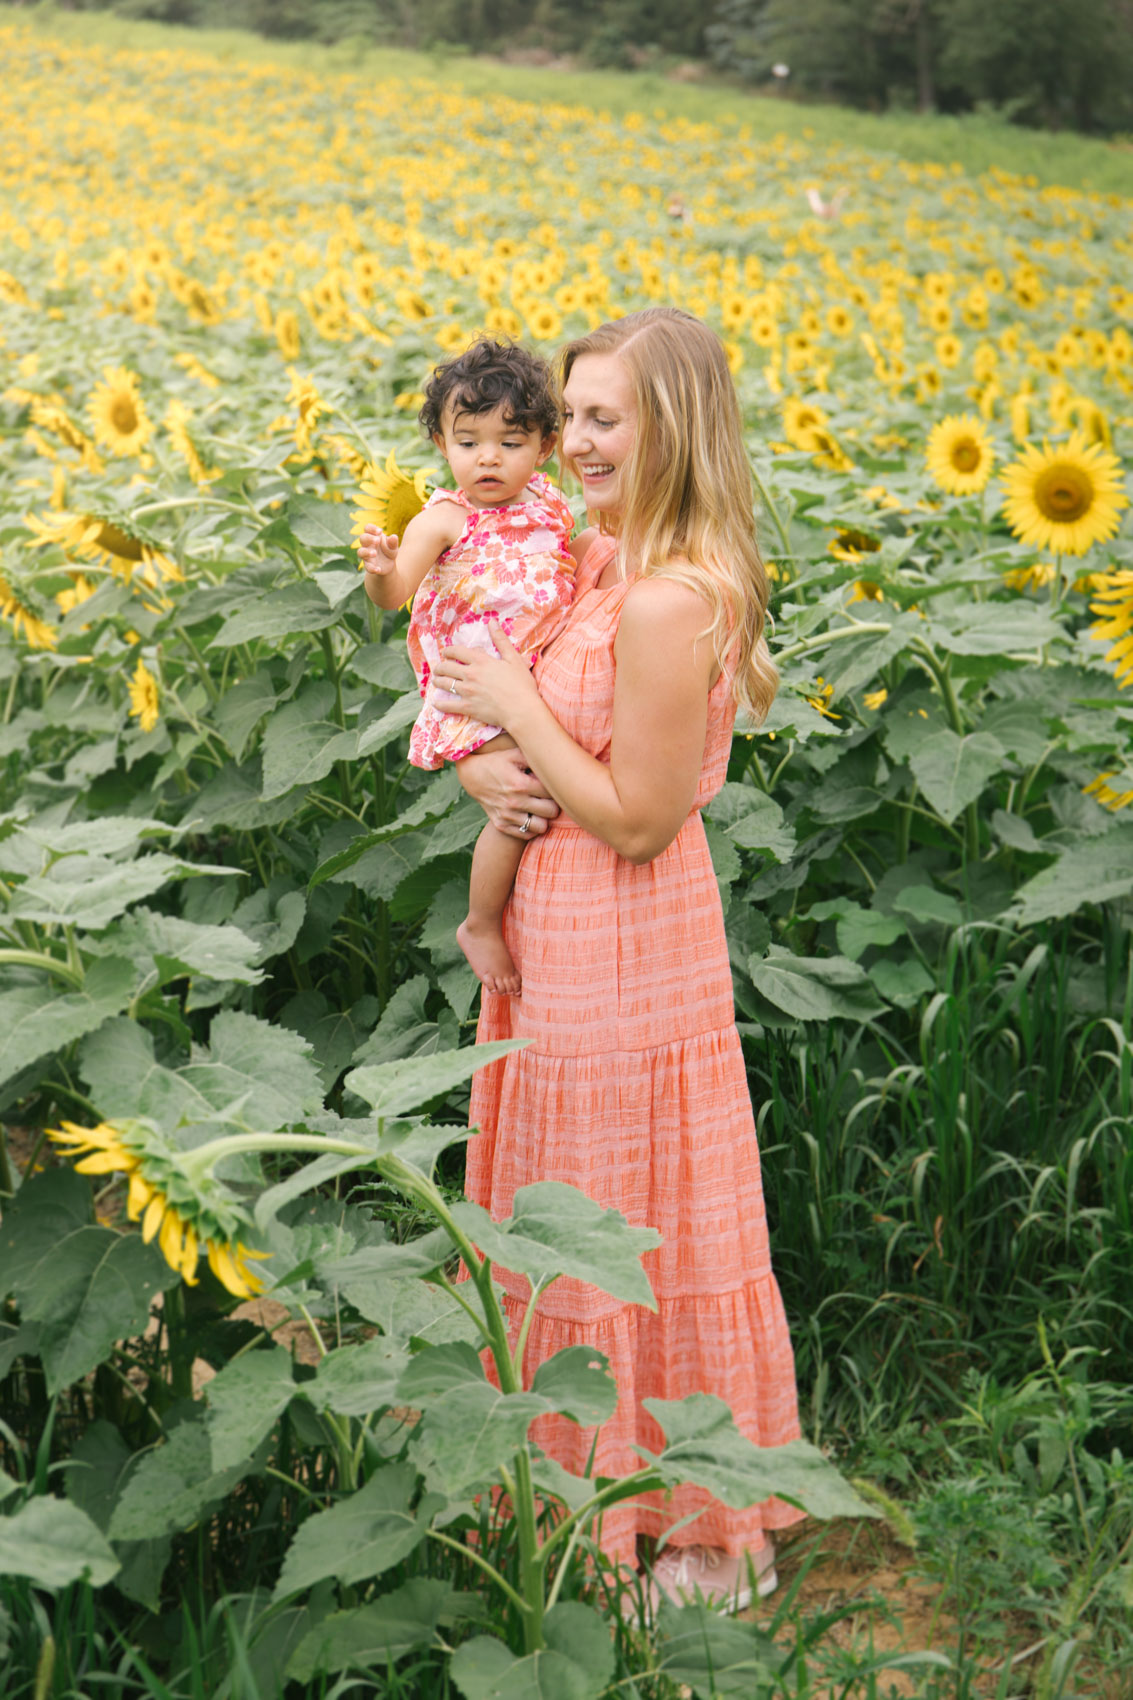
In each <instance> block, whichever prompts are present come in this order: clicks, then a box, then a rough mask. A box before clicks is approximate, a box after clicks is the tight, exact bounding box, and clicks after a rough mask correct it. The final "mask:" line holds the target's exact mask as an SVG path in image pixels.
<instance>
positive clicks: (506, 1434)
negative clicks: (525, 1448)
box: [399, 1346, 551, 1500]
mask: <svg viewBox="0 0 1133 1700" xmlns="http://www.w3.org/2000/svg"><path fill="white" fill-rule="evenodd" d="M451 1350H452V1347H451V1346H436V1347H429V1348H428V1349H427V1350H426V1351H424V1352H420V1353H418V1355H417V1358H415V1359H413V1360H412V1361H411V1363H410V1366H409V1370H407V1371H406V1374H405V1375H404V1376H403V1377H402V1380H401V1387H400V1390H399V1391H400V1394H401V1395H402V1396H403V1397H404V1398H405V1399H406V1400H407V1401H408V1402H412V1401H413V1400H414V1399H415V1400H416V1401H417V1402H418V1403H419V1404H420V1405H422V1406H423V1407H424V1411H423V1415H422V1417H421V1420H420V1422H419V1423H418V1425H417V1429H416V1431H415V1434H414V1438H413V1443H412V1455H413V1458H414V1460H415V1461H416V1463H417V1466H418V1467H419V1468H420V1470H421V1472H422V1474H423V1475H424V1477H425V1480H426V1481H427V1482H428V1484H429V1486H430V1488H436V1489H439V1490H440V1492H441V1493H442V1494H443V1495H444V1496H445V1498H446V1499H450V1500H460V1499H467V1498H468V1497H469V1496H470V1495H472V1494H475V1493H479V1492H484V1491H486V1490H487V1489H488V1488H489V1487H491V1486H492V1485H493V1484H494V1483H495V1482H496V1480H497V1478H498V1474H499V1471H500V1468H501V1466H503V1465H510V1463H511V1460H512V1459H513V1458H514V1456H515V1454H516V1453H517V1452H518V1451H519V1449H520V1447H521V1446H522V1445H523V1444H524V1442H525V1441H526V1439H527V1431H528V1429H529V1428H530V1427H531V1424H532V1423H533V1422H534V1420H535V1418H536V1417H541V1416H545V1415H546V1414H547V1412H548V1411H549V1410H550V1409H551V1407H550V1405H549V1404H548V1402H547V1401H546V1400H545V1399H541V1398H540V1397H539V1396H538V1394H536V1393H501V1392H500V1390H499V1389H498V1388H497V1387H493V1386H492V1385H491V1383H490V1382H488V1381H486V1380H485V1379H484V1378H483V1375H481V1378H480V1380H479V1381H473V1380H471V1379H468V1380H466V1381H462V1382H461V1381H458V1382H456V1383H455V1384H454V1385H452V1386H450V1387H448V1388H446V1389H444V1390H443V1391H442V1390H438V1391H437V1392H435V1393H433V1394H428V1393H425V1392H420V1393H416V1394H410V1393H409V1392H407V1388H409V1387H410V1386H412V1385H413V1383H412V1381H411V1380H410V1377H409V1371H410V1370H412V1369H413V1367H414V1365H415V1364H416V1363H417V1362H418V1361H419V1360H420V1359H422V1358H429V1357H432V1356H433V1354H434V1352H446V1351H451Z"/></svg>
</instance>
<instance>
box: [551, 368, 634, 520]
mask: <svg viewBox="0 0 1133 1700" xmlns="http://www.w3.org/2000/svg"><path fill="white" fill-rule="evenodd" d="M636 434H637V402H636V400H635V398H634V393H633V380H632V378H631V377H630V374H629V372H628V370H627V368H626V367H625V365H624V364H623V362H622V360H621V359H620V358H619V356H618V355H616V354H583V355H580V357H579V358H578V359H577V360H576V361H575V363H574V365H573V366H572V367H571V369H570V377H569V378H568V379H567V381H566V385H565V387H564V389H563V436H562V452H563V455H564V457H565V458H566V459H567V460H568V461H570V463H571V465H572V468H573V470H574V471H575V472H576V473H577V474H578V476H579V478H581V480H582V488H583V490H584V492H585V494H586V505H587V507H588V508H592V509H601V511H602V512H603V513H608V514H616V513H620V512H621V510H622V507H623V506H624V503H625V493H624V491H623V489H622V482H623V474H624V471H625V467H626V464H627V462H628V461H629V459H630V456H631V454H632V452H633V441H634V437H635V436H636Z"/></svg>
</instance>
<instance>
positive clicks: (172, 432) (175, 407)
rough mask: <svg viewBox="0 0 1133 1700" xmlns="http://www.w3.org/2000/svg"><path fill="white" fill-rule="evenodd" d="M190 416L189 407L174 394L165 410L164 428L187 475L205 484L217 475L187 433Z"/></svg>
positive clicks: (195, 481)
mask: <svg viewBox="0 0 1133 1700" xmlns="http://www.w3.org/2000/svg"><path fill="white" fill-rule="evenodd" d="M192 417H193V415H192V413H191V411H190V409H189V408H187V407H186V406H185V403H184V402H183V401H179V400H178V399H177V397H176V396H174V398H173V400H172V401H171V402H170V403H169V407H168V409H167V411H166V415H165V429H166V430H167V431H168V433H169V440H170V442H171V443H172V444H173V447H174V448H175V449H176V450H177V453H178V454H179V455H180V456H181V459H182V460H183V461H184V462H185V465H186V466H187V467H188V469H189V477H190V478H191V479H192V480H193V483H194V484H207V483H208V482H209V480H210V479H213V478H215V477H216V476H217V473H216V469H215V467H209V466H206V465H205V463H204V461H203V460H202V459H201V457H200V453H199V451H198V449H197V445H196V443H194V441H193V439H192V437H191V436H190V434H189V422H190V420H191V419H192Z"/></svg>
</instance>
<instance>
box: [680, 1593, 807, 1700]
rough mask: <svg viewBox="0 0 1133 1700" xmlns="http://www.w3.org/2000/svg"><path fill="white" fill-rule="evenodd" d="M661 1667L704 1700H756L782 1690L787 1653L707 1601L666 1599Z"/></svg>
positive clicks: (756, 1628) (764, 1634) (761, 1631)
mask: <svg viewBox="0 0 1133 1700" xmlns="http://www.w3.org/2000/svg"><path fill="white" fill-rule="evenodd" d="M657 1651H658V1665H659V1669H660V1670H661V1671H662V1672H663V1673H664V1675H665V1676H666V1677H668V1679H669V1681H670V1682H672V1683H675V1684H677V1685H678V1686H679V1687H682V1688H691V1689H692V1692H693V1693H694V1694H697V1695H700V1696H702V1700H716V1696H719V1697H720V1700H752V1696H753V1695H755V1694H757V1693H759V1692H760V1690H761V1687H764V1686H765V1687H766V1689H767V1691H768V1692H771V1690H772V1687H777V1686H778V1683H777V1681H776V1673H777V1672H778V1670H779V1668H780V1666H781V1665H782V1662H783V1652H782V1649H781V1648H780V1647H778V1646H777V1645H776V1643H775V1641H774V1640H773V1638H772V1637H771V1636H770V1635H769V1634H768V1633H767V1631H766V1630H764V1629H761V1628H760V1627H759V1625H758V1624H755V1623H740V1622H737V1620H736V1619H735V1618H733V1617H727V1616H725V1615H724V1613H722V1612H719V1611H714V1610H713V1609H712V1607H711V1606H709V1605H707V1604H705V1603H704V1602H702V1601H697V1602H696V1603H695V1604H693V1605H688V1606H683V1607H680V1606H674V1605H673V1604H672V1602H671V1601H670V1600H668V1599H664V1598H662V1601H661V1609H660V1611H659V1613H658V1617H657Z"/></svg>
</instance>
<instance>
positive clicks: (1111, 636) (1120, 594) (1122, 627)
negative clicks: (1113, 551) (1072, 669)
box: [1090, 569, 1133, 690]
mask: <svg viewBox="0 0 1133 1700" xmlns="http://www.w3.org/2000/svg"><path fill="white" fill-rule="evenodd" d="M1099 576H1100V579H1101V584H1100V588H1099V589H1098V590H1097V598H1098V599H1097V601H1096V602H1091V603H1090V613H1091V614H1097V615H1099V616H1100V618H1099V619H1098V622H1097V624H1096V625H1093V626H1091V627H1090V636H1091V637H1092V638H1097V639H1098V640H1099V641H1100V642H1102V643H1106V642H1109V643H1112V645H1113V647H1112V649H1108V650H1107V651H1106V657H1105V658H1106V660H1107V661H1109V662H1110V663H1112V665H1113V668H1114V671H1115V672H1116V674H1117V683H1118V688H1119V689H1120V690H1124V689H1125V687H1126V685H1133V571H1130V570H1126V569H1120V570H1119V569H1115V570H1114V571H1113V572H1111V573H1104V574H1101V575H1099Z"/></svg>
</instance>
